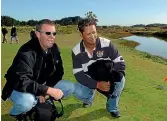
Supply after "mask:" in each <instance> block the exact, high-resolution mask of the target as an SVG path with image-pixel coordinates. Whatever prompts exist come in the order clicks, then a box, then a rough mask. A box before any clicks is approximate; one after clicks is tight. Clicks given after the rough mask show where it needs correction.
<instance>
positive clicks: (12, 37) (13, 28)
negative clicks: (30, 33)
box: [10, 25, 19, 44]
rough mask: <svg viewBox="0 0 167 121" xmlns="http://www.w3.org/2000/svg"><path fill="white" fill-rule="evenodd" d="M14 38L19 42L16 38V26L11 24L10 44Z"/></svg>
mask: <svg viewBox="0 0 167 121" xmlns="http://www.w3.org/2000/svg"><path fill="white" fill-rule="evenodd" d="M14 40H16V43H17V44H18V43H19V40H18V38H17V29H16V27H15V26H14V25H13V26H12V29H11V42H10V43H11V44H12V43H13V41H14Z"/></svg>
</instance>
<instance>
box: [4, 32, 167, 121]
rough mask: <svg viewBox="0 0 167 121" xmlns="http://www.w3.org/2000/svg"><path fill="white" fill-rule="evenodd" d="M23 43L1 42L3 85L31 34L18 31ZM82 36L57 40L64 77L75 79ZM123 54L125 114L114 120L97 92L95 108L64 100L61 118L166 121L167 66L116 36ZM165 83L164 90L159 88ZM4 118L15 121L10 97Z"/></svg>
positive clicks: (122, 105)
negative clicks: (75, 60) (76, 47)
mask: <svg viewBox="0 0 167 121" xmlns="http://www.w3.org/2000/svg"><path fill="white" fill-rule="evenodd" d="M19 35H20V36H19V38H20V44H2V67H1V70H2V73H1V84H2V87H3V86H4V83H5V79H4V77H3V76H4V74H5V73H6V71H7V69H8V67H9V66H10V65H11V62H12V60H13V57H14V56H15V54H16V52H17V50H18V48H19V47H20V46H21V44H23V43H25V42H26V41H27V40H28V38H29V35H28V34H19ZM79 39H80V37H79V34H77V33H73V34H70V35H58V36H57V38H56V43H58V45H59V46H60V49H61V52H62V53H61V54H62V57H63V62H64V67H65V75H64V79H68V80H71V81H73V82H76V80H75V78H74V76H73V74H72V62H71V48H72V47H73V46H74V44H76V43H77V42H78V40H79ZM112 42H113V43H114V44H115V46H117V48H118V50H119V51H120V53H121V55H123V57H124V59H125V61H126V85H125V88H124V90H123V93H122V95H121V98H120V103H119V109H120V112H121V115H122V117H121V118H119V119H113V118H112V117H111V116H110V115H109V113H108V112H107V111H106V109H105V103H106V99H105V97H104V96H103V95H101V94H99V93H98V92H97V93H96V96H95V99H94V102H93V105H92V107H90V108H86V109H85V108H82V102H80V101H79V100H77V99H75V98H74V97H73V96H70V97H69V98H67V99H65V100H63V104H64V112H65V114H64V115H63V117H61V118H60V119H58V121H65V120H67V121H92V120H93V121H110V120H116V121H166V119H167V115H166V112H167V98H166V96H167V83H165V82H164V81H163V80H164V78H165V77H167V66H166V65H164V64H161V63H157V62H154V61H152V60H151V59H145V58H143V57H142V56H141V55H140V53H139V52H136V51H135V50H134V49H132V48H129V47H126V46H124V45H121V44H119V42H120V40H118V39H113V40H112ZM157 85H162V86H163V87H164V88H165V89H164V90H157V88H156V86H157ZM1 105H2V107H1V118H2V121H14V119H13V118H11V117H10V116H9V114H8V112H9V110H10V108H11V107H12V103H11V102H10V101H9V100H8V101H6V102H4V101H2V102H1Z"/></svg>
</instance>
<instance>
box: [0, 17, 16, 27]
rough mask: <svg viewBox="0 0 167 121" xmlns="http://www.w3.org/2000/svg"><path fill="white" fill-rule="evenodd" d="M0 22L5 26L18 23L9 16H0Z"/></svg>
mask: <svg viewBox="0 0 167 121" xmlns="http://www.w3.org/2000/svg"><path fill="white" fill-rule="evenodd" d="M1 24H2V25H5V26H12V25H13V24H15V25H16V24H19V21H17V20H16V19H14V18H12V17H10V16H1Z"/></svg>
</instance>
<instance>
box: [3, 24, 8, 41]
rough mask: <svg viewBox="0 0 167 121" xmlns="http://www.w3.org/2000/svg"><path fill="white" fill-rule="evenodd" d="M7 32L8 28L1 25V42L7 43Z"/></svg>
mask: <svg viewBox="0 0 167 121" xmlns="http://www.w3.org/2000/svg"><path fill="white" fill-rule="evenodd" d="M7 33H8V30H7V29H6V28H5V27H4V26H3V27H2V34H3V40H2V43H7V42H8V40H7V37H6V35H7Z"/></svg>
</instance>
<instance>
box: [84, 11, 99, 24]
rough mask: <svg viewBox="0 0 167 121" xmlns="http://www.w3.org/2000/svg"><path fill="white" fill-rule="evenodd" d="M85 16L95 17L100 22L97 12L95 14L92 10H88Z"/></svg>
mask: <svg viewBox="0 0 167 121" xmlns="http://www.w3.org/2000/svg"><path fill="white" fill-rule="evenodd" d="M85 16H86V17H87V18H90V19H95V21H96V22H98V19H97V16H96V14H94V13H93V12H92V11H88V12H87V13H86V14H85Z"/></svg>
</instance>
